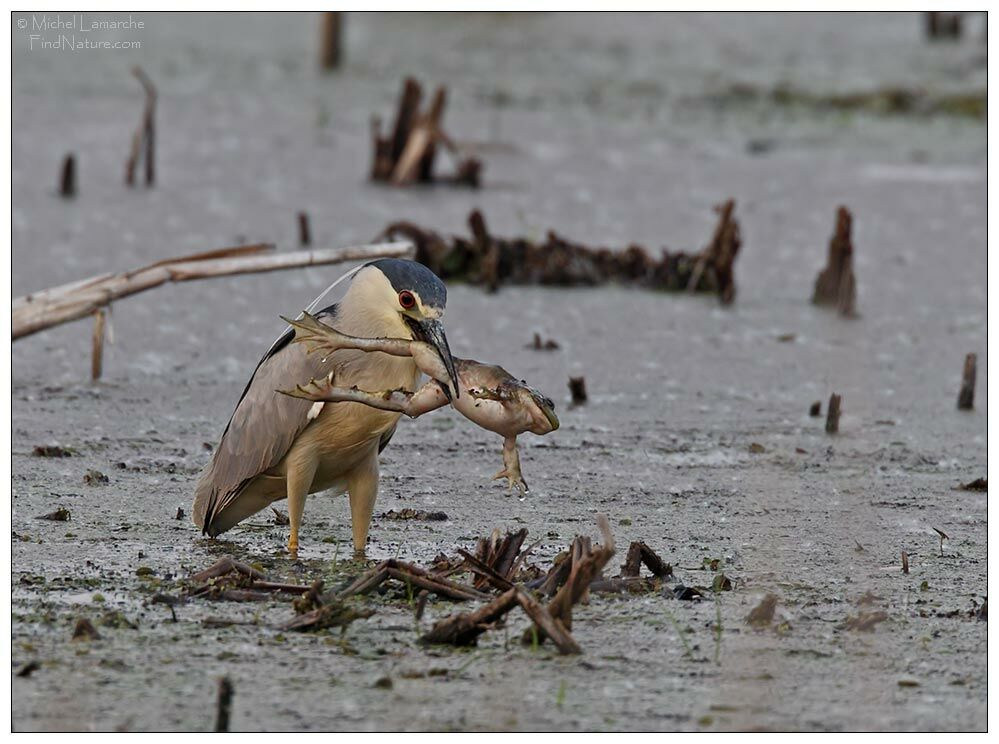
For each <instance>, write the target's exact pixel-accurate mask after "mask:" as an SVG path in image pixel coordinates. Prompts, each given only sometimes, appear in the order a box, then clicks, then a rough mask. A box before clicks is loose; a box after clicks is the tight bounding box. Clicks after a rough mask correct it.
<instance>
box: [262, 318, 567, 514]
mask: <svg viewBox="0 0 999 744" xmlns="http://www.w3.org/2000/svg"><path fill="white" fill-rule="evenodd" d="M281 319H282V320H284V321H285V322H286V323H288V324H289V325H290V326H291V327H292V328H294V329H295V337H294V339H293V342H294V343H300V344H303V345H305V347H306V350H307V351H308V353H310V354H313V353H323V354H331V353H333V352H334V351H337V350H338V349H357V350H359V351H364V352H382V353H385V354H390V355H392V356H400V357H402V356H406V357H411V358H412V359H413V361H414V362H415V363H416V366H417V367H418V368H419V369H420V371H421V372H423V373H424V374H425V375H427V376H428V377H430V380H429V381H428V382H427V383H426V384H424V385H423V386H422V387H420V388H419V389H418V390H415V391H409V390H405V389H402V388H398V389H395V390H377V391H368V390H361V389H359V388H358V387H357V386H353V387H350V388H346V387H338V386H337V385H336V379H335V372H331V373H330V374H329V375H327V376H326V377H322V378H319V379H315V378H313V379H311V380H309V381H308V382H306V383H304V384H296V385H295V387H294V388H292V389H287V390H277V391H276V392H278V393H281V394H283V395H290V396H292V397H295V398H301V399H303V400H309V401H313V402H314V403H315V404H316V405H322V404H325V403H340V402H353V403H361V404H364V405H366V406H371V407H373V408H378V409H380V410H383V411H394V412H398V413H402V414H404V415H406V416H408V417H410V418H414V419H415V418H418V417H419V416H422V415H423V414H425V413H429V412H430V411H434V410H437V409H439V408H443V407H445V406H447V405H451V406H452V407H453V408H454V409H455V410H456V411H457V412H458V413H460V414H461V415H462V416H464V417H465V418H467V419H468V420H469V421H471V422H473V423H474V424H476V425H478V426H480V427H482V428H483V429H486V430H488V431H491V432H494V433H496V434H499V435H500V436H501V437H503V468H502V469H501V470H500V471H499V472H498V473H496V475H494V476H493V480H499V479H501V478H505V479H506V480H507V484H508V490H509V491H512V490H513V489H514V488H517V489H518V490H519V491H520V493H521V495H525V494H526V493H527V492H528V491H529V490H530V489H529V486H528V485H527V481H526V480H525V479H524V476H523V473H522V472H521V467H520V452H519V450H518V447H517V437H518V436H519V435H521V434H524V433H525V432H530V433H532V434H537V435H539V436H544V435H545V434H550V433H551V432H553V431H555V430H556V429H558V428H559V419H558V416H557V415H556V413H555V403H554V402H553V401H552V399H551V398H549V397H547V396H546V395H544V394H543V393H542V392H541V391H539V390H537V389H536V388H533V387H531V386H530V385H528V384H527V382H526V381H524V380H521V379H518V378H517V377H515V376H514V375H512V374H510V373H509V372H507V371H506V370H505V369H503V368H502V367H500V366H498V365H494V364H485V363H482V362H477V361H475V360H474V359H461V358H459V357H452V358H453V361H454V369H455V372H456V379H457V387H455V384H454V382H453V379H454V378H452V377H451V376H450V375H449V374H448V370H447V368H446V367H445V365H444V362H443V361H442V360H441V357H440V354H439V353H438V352H437V351H436V350H435V349H434V347H433V346H432V345H430V344H428V343H426V342H424V341H418V340H414V339H405V338H360V337H357V336H348V335H347V334H344V333H340V332H339V331H337V330H336V329H335V328H332V327H331V326H328V325H326V324H325V323H322V322H321V321H319V320H318V319H317V318H316V317H315V316H313V315H310V314H309V313H308V312H303V313H302V314H301V316H300V317H299V318H297V319H294V320H292V319H289V318H285V317H282V318H281Z"/></svg>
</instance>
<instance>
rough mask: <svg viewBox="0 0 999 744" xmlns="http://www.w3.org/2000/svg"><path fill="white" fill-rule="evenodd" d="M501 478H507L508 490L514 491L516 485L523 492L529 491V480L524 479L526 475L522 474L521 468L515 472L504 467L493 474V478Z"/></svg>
mask: <svg viewBox="0 0 999 744" xmlns="http://www.w3.org/2000/svg"><path fill="white" fill-rule="evenodd" d="M500 478H506V479H507V490H508V491H512V490H513V487H514V486H516V487H517V490H519V491H520V492H521V493H522V494H523V493H527V492H528V490H529V489H528V487H527V481H525V480H524V477H523V476H522V475H521V474H520V470H519V469H518V470H516V471H515V472H510V470H509V469H507V468H503V469H502V470H501V471H499V472H498V473H496V475H494V476H493V480H499V479H500Z"/></svg>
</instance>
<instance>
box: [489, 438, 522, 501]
mask: <svg viewBox="0 0 999 744" xmlns="http://www.w3.org/2000/svg"><path fill="white" fill-rule="evenodd" d="M500 478H506V479H507V484H508V488H507V490H509V491H512V490H513V487H514V486H516V487H517V489H518V490H519V491H520V493H521V495H523V494H526V493H527V492H528V490H529V489H528V486H527V481H526V480H524V476H523V475H521V473H520V454H519V453H518V452H517V438H516V437H507V438H506V439H504V440H503V469H502V470H501V471H499V472H498V473H496V475H494V476H493V480H499V479H500Z"/></svg>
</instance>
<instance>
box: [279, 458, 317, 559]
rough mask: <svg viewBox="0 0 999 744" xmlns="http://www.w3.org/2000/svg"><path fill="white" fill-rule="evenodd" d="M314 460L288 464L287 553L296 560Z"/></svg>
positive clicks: (313, 473) (315, 463)
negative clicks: (289, 524) (288, 532)
mask: <svg viewBox="0 0 999 744" xmlns="http://www.w3.org/2000/svg"><path fill="white" fill-rule="evenodd" d="M317 464H318V463H317V462H316V460H315V458H309V459H308V460H305V459H304V458H303V459H302V460H298V461H296V462H289V463H288V475H287V476H286V477H287V488H288V521H289V522H290V523H291V535H290V536H289V537H288V552H289V553H290V554H291V557H292V558H298V532H299V530H300V529H301V527H302V514H303V513H305V499H306V497H307V496H308V495H309V488H310V487H311V486H312V479H313V477H314V476H315V474H316V465H317Z"/></svg>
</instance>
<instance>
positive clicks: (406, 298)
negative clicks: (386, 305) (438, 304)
mask: <svg viewBox="0 0 999 744" xmlns="http://www.w3.org/2000/svg"><path fill="white" fill-rule="evenodd" d="M399 304H400V305H401V306H402V308H403V310H411V309H412V308H414V307H416V298H415V297H413V293H412V292H406V291H405V290H403V291H402V292H400V293H399Z"/></svg>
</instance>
